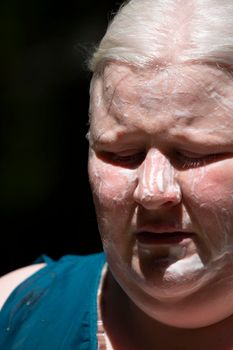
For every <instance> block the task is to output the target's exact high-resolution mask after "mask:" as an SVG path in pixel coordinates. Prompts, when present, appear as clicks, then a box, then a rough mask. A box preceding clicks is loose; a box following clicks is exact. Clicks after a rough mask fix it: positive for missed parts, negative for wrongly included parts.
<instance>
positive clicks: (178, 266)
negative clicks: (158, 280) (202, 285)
mask: <svg viewBox="0 0 233 350" xmlns="http://www.w3.org/2000/svg"><path fill="white" fill-rule="evenodd" d="M202 269H204V264H203V262H202V261H201V259H200V257H199V255H198V254H193V255H192V256H189V257H187V258H184V259H181V260H178V261H176V262H174V263H173V264H171V265H170V266H169V267H168V268H167V269H166V273H165V274H169V275H170V276H171V275H172V276H174V277H175V278H179V277H183V276H184V275H186V274H190V273H195V272H197V271H200V270H202Z"/></svg>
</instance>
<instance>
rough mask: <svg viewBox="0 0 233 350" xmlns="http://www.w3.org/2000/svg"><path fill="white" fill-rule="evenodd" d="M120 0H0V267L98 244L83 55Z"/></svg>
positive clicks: (94, 247)
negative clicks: (88, 168) (89, 170)
mask: <svg viewBox="0 0 233 350" xmlns="http://www.w3.org/2000/svg"><path fill="white" fill-rule="evenodd" d="M120 4H121V1H113V0H112V1H111V0H101V1H96V2H94V1H93V2H90V1H79V0H69V1H67V0H56V1H55V0H33V1H31V0H21V1H19V0H3V1H2V2H1V4H0V27H1V30H0V32H1V33H2V35H1V43H0V47H1V55H0V63H1V64H0V73H1V80H0V81H1V90H2V94H1V95H2V103H1V121H0V225H1V230H0V232H1V254H0V273H1V274H4V273H6V272H8V271H10V270H13V269H16V268H19V267H21V266H24V265H27V264H31V263H32V262H33V261H34V260H35V259H36V258H37V257H38V256H39V255H41V254H47V255H49V256H51V257H52V258H54V259H57V258H59V257H60V256H61V255H64V254H88V253H91V252H96V251H100V250H101V249H102V248H101V243H100V239H99V235H98V229H97V225H96V220H95V214H94V207H93V204H92V198H91V193H90V189H89V184H88V180H87V171H86V166H87V146H88V145H87V141H86V139H85V135H86V132H87V130H88V126H87V120H88V98H89V95H88V90H89V81H90V78H91V75H90V73H89V72H88V71H87V68H86V64H85V61H86V59H87V57H88V54H89V53H90V52H91V49H92V48H93V46H94V45H95V44H97V43H98V42H99V40H100V39H101V37H102V36H103V34H104V32H105V30H106V26H107V23H108V22H109V19H110V18H111V13H112V12H114V11H116V9H117V8H118V7H119V5H120Z"/></svg>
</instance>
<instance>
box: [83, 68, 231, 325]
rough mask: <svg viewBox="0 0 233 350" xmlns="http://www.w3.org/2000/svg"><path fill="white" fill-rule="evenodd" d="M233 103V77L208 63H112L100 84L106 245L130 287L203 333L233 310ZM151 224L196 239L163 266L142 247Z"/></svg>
mask: <svg viewBox="0 0 233 350" xmlns="http://www.w3.org/2000/svg"><path fill="white" fill-rule="evenodd" d="M232 102H233V81H232V79H231V77H230V76H229V75H228V74H227V73H226V72H224V71H221V70H220V69H218V68H216V67H213V66H208V65H194V64H193V65H183V66H171V67H169V68H166V69H160V70H157V71H149V70H148V71H146V70H144V71H140V70H137V69H134V68H132V67H131V68H130V67H128V66H126V65H120V64H116V63H115V64H114V63H113V64H110V65H109V66H107V67H106V68H105V71H104V73H103V75H102V76H99V77H97V78H95V80H94V81H93V83H92V89H91V108H90V111H91V115H92V119H91V128H90V155H89V176H90V183H91V187H92V191H93V197H94V202H95V206H96V212H97V218H98V223H99V228H100V232H101V237H102V240H103V246H104V249H105V252H106V255H107V258H108V261H109V265H110V269H111V271H112V274H113V275H114V277H115V279H116V280H117V281H118V283H119V284H120V285H121V287H122V289H123V290H124V291H125V292H126V293H127V294H128V295H129V296H130V298H131V299H132V300H133V301H134V303H135V304H136V305H137V306H138V307H139V308H140V309H142V310H143V311H144V312H145V313H146V314H147V315H149V316H150V317H152V318H153V319H156V320H158V321H161V322H163V323H165V324H170V325H173V326H177V327H186V328H192V327H202V326H207V325H210V324H213V323H215V322H218V321H221V320H223V319H224V318H226V317H228V316H229V315H230V314H232V311H233V298H232V293H233V176H232V174H233V105H232ZM101 152H103V153H104V152H105V153H106V154H107V155H108V154H111V156H112V155H117V157H116V158H112V159H109V158H108V157H104V156H103V157H102V156H101V154H102V153H101ZM140 152H143V153H144V157H143V159H140V160H138V159H137V157H136V159H135V160H134V158H133V160H132V163H130V164H129V165H128V164H127V163H126V164H125V163H124V160H122V159H123V158H122V156H124V155H126V156H131V155H135V154H136V155H137V154H140ZM105 153H104V154H105ZM118 156H119V158H118ZM130 161H131V160H130ZM144 225H171V226H173V227H178V228H180V229H182V230H186V231H188V232H192V233H193V234H194V238H193V239H191V240H190V241H189V243H187V244H186V245H187V246H186V252H187V253H186V255H185V256H184V257H183V258H182V259H179V260H177V261H172V263H171V265H170V266H168V267H166V268H165V269H163V268H161V267H158V264H157V262H158V260H159V257H158V255H157V252H155V251H153V249H152V248H151V250H150V249H149V250H147V251H146V250H145V249H143V248H142V247H140V245H138V242H137V239H136V235H135V232H136V231H137V229H138V228H139V227H143V226H144ZM190 257H191V258H190ZM188 258H189V259H188ZM190 259H191V260H192V264H191V263H190V261H191V260H190ZM176 264H177V265H176ZM223 296H224V298H225V299H224V300H225V301H226V302H225V303H224V305H222V304H221V300H222V298H223ZM213 304H214V307H213ZM200 314H201V317H200Z"/></svg>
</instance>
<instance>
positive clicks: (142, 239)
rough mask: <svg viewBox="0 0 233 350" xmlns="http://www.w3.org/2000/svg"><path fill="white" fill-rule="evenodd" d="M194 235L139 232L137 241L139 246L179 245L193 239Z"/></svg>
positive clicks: (178, 232) (177, 232)
mask: <svg viewBox="0 0 233 350" xmlns="http://www.w3.org/2000/svg"><path fill="white" fill-rule="evenodd" d="M192 237H193V234H192V233H191V232H182V231H174V232H159V233H158V232H147V231H143V232H138V233H137V234H136V239H137V242H138V243H139V244H142V245H149V246H150V245H177V244H181V243H182V242H184V241H186V242H187V239H188V240H190V239H192Z"/></svg>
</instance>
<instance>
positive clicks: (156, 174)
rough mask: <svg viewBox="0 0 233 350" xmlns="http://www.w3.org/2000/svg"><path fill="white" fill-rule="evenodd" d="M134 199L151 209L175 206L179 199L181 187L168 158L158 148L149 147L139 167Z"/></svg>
mask: <svg viewBox="0 0 233 350" xmlns="http://www.w3.org/2000/svg"><path fill="white" fill-rule="evenodd" d="M134 200H135V201H136V202H137V203H138V204H140V205H142V206H143V207H144V208H146V209H149V210H153V209H159V208H163V207H170V206H175V205H177V204H178V203H180V201H181V189H180V186H179V184H178V182H177V180H176V174H175V169H174V167H173V166H172V164H171V162H170V160H169V159H168V158H167V157H166V156H165V155H164V154H163V153H161V152H160V151H159V150H157V149H154V148H153V149H150V150H149V151H148V153H147V155H146V157H145V159H144V162H143V163H142V165H141V167H140V168H139V173H138V184H137V187H136V189H135V191H134Z"/></svg>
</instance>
